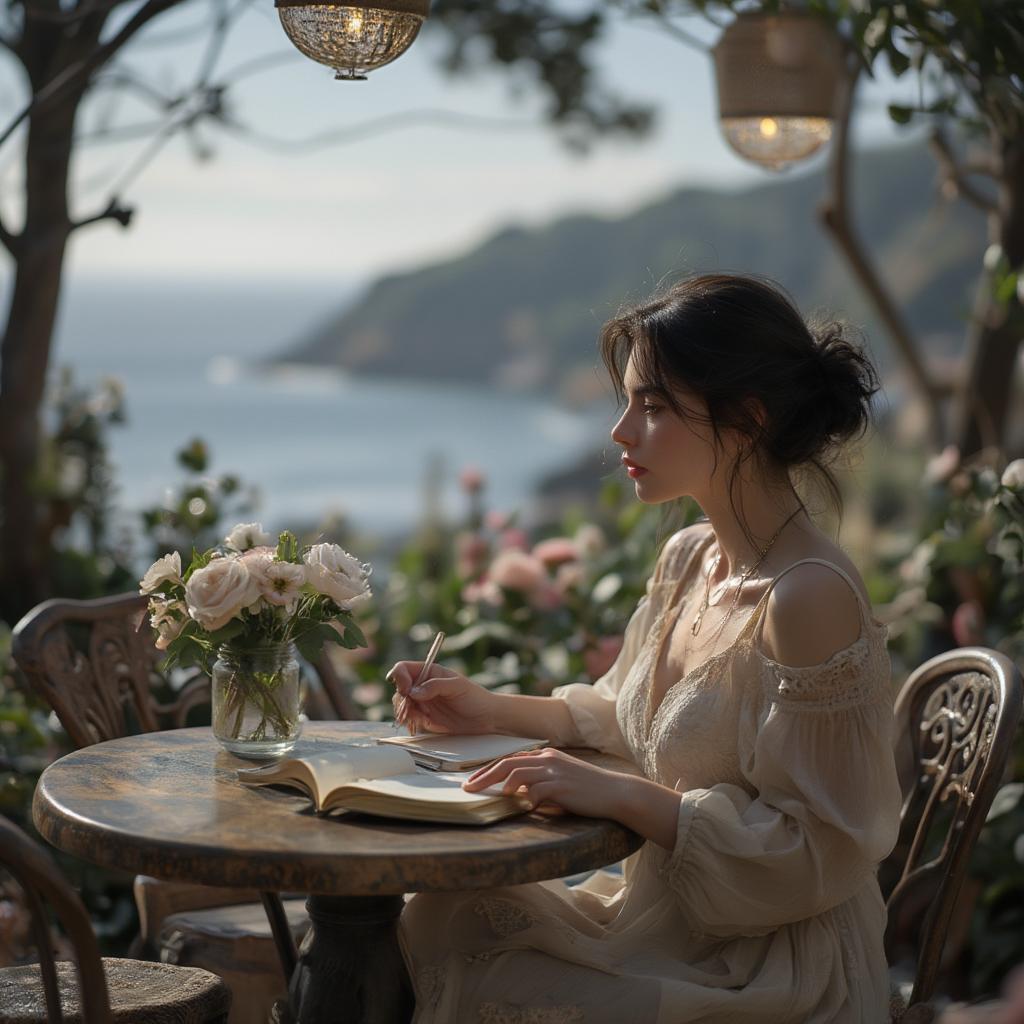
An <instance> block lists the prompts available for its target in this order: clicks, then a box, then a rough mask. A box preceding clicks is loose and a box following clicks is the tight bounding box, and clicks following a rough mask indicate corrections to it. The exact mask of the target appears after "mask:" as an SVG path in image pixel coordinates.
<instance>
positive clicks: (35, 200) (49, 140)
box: [0, 95, 80, 623]
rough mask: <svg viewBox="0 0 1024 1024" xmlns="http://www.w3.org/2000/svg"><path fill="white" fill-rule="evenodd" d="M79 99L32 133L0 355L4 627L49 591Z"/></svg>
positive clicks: (40, 119) (56, 108) (36, 119)
mask: <svg viewBox="0 0 1024 1024" xmlns="http://www.w3.org/2000/svg"><path fill="white" fill-rule="evenodd" d="M79 99H80V95H76V96H73V97H70V98H68V99H67V100H66V101H64V102H62V103H60V104H55V105H53V106H50V107H48V108H46V109H45V110H41V111H37V113H36V114H34V115H33V117H32V119H31V121H30V122H29V127H28V141H27V150H26V158H25V170H26V181H25V190H26V191H25V197H26V204H25V225H24V230H23V231H22V233H21V236H20V239H19V241H18V251H17V256H16V271H15V279H14V290H13V293H12V295H11V303H10V309H9V312H8V317H7V326H6V329H5V331H4V336H3V342H2V347H0V473H2V476H0V617H3V618H5V619H7V621H8V622H12V623H13V622H14V621H16V619H17V618H18V617H19V616H20V615H21V614H22V613H24V612H25V611H26V610H28V608H30V607H31V606H32V605H33V604H35V603H36V602H38V601H40V600H42V599H43V598H44V597H46V596H48V592H49V586H50V579H49V558H48V555H49V552H48V550H47V545H48V538H47V537H46V536H45V535H41V524H40V516H39V493H38V480H37V472H38V465H39V452H40V419H39V417H40V406H41V404H42V399H43V393H44V388H45V385H46V369H47V366H48V364H49V360H50V346H51V342H52V339H53V328H54V324H55V321H56V318H57V305H58V299H59V297H60V285H61V274H62V271H63V265H64V252H65V248H66V245H67V239H68V235H69V233H70V229H71V225H70V220H69V215H68V197H67V183H68V170H69V165H70V161H71V150H72V136H73V129H74V122H75V113H76V111H77V108H78V102H79Z"/></svg>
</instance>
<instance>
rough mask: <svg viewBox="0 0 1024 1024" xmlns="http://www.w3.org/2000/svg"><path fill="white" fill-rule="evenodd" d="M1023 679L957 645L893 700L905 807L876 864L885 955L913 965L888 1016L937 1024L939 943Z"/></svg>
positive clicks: (990, 794)
mask: <svg viewBox="0 0 1024 1024" xmlns="http://www.w3.org/2000/svg"><path fill="white" fill-rule="evenodd" d="M1021 691H1022V685H1021V674H1020V672H1019V671H1018V670H1017V668H1016V666H1015V665H1014V664H1013V662H1012V661H1010V659H1009V658H1007V657H1006V656H1005V655H1003V654H999V653H998V652H996V651H992V650H988V649H987V648H984V647H963V648H960V649H958V650H954V651H948V652H947V653H945V654H940V655H938V656H937V657H935V658H932V659H931V660H929V661H927V662H925V663H924V664H923V665H921V666H920V667H919V668H918V669H917V670H916V671H914V672H913V673H912V674H911V675H910V677H909V678H908V679H907V681H906V683H905V684H904V685H903V688H902V689H901V691H900V693H899V696H898V697H897V699H896V706H895V721H896V733H895V735H896V737H897V740H898V744H899V745H900V746H898V747H897V750H898V753H901V754H902V755H903V759H902V764H901V769H902V771H901V778H903V780H904V787H903V788H904V803H903V810H902V814H901V827H900V836H899V840H898V842H897V845H896V848H895V850H894V851H893V853H892V855H891V856H890V857H889V859H888V860H887V861H886V863H885V864H884V865H883V866H882V870H881V871H880V881H881V883H882V886H883V891H886V890H888V898H887V900H886V907H887V910H888V918H889V920H888V927H887V929H886V934H885V949H886V955H887V957H888V962H889V963H890V964H891V965H899V964H901V963H903V964H906V963H909V964H911V965H912V970H913V982H912V987H911V991H910V994H909V998H907V999H906V1005H905V1007H904V1006H899V1005H898V1006H894V1008H893V1019H894V1020H902V1021H903V1022H904V1024H910V1022H911V1021H913V1022H915V1024H925V1022H927V1021H930V1020H932V1019H933V1013H934V1011H933V1010H932V1008H931V1006H930V1005H929V1002H930V1000H931V999H932V997H933V996H934V994H935V987H936V980H937V976H938V972H939V968H940V963H941V958H942V953H943V946H944V944H945V942H946V939H947V934H948V931H949V928H950V922H951V920H952V919H953V915H954V910H955V908H956V905H957V897H958V896H959V894H960V892H961V888H962V886H963V882H964V879H965V877H966V874H967V865H968V861H969V860H970V857H971V852H972V851H973V849H974V845H975V842H976V841H977V838H978V833H979V832H980V831H981V826H982V824H983V823H984V821H985V816H986V814H987V813H988V810H989V807H990V806H991V804H992V800H993V798H994V796H995V794H996V791H997V789H998V788H999V786H1000V784H1001V781H1002V776H1003V773H1004V770H1005V767H1006V764H1007V760H1008V757H1009V754H1010V751H1011V748H1012V745H1013V740H1014V734H1015V732H1016V729H1017V725H1018V723H1019V721H1020V717H1021Z"/></svg>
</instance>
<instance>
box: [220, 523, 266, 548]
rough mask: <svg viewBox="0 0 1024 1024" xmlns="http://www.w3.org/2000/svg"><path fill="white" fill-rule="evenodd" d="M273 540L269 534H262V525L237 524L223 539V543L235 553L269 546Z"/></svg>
mask: <svg viewBox="0 0 1024 1024" xmlns="http://www.w3.org/2000/svg"><path fill="white" fill-rule="evenodd" d="M273 539H274V538H273V537H271V536H270V534H269V533H264V531H263V524H262V523H239V524H238V525H237V526H236V527H235V528H234V529H233V530H232V531H231V532H230V533H229V534H228V535H227V536H226V537H225V538H224V543H225V544H227V546H228V547H229V548H234V549H235V551H248V550H249V548H255V547H259V546H260V545H262V544H269V543H270V542H271V541H272V540H273Z"/></svg>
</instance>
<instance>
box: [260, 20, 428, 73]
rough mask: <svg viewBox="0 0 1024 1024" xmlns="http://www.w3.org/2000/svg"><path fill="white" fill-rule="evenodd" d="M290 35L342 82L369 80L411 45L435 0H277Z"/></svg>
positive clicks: (296, 43)
mask: <svg viewBox="0 0 1024 1024" xmlns="http://www.w3.org/2000/svg"><path fill="white" fill-rule="evenodd" d="M274 6H275V7H276V8H277V9H278V13H279V14H280V16H281V24H282V25H283V26H284V30H285V32H286V33H287V34H288V38H289V39H290V40H291V41H292V42H293V43H294V44H295V46H296V47H297V48H298V49H299V50H301V51H302V52H303V53H304V54H305V55H306V56H307V57H309V58H310V59H312V60H315V61H317V62H318V63H320V64H326V65H327V66H328V67H331V68H334V70H335V75H334V77H335V78H336V79H338V80H339V81H350V82H360V81H365V79H366V73H367V72H368V71H373V70H374V69H375V68H379V67H383V66H384V65H385V64H390V63H391V61H393V60H394V59H395V58H396V57H400V56H401V55H402V54H403V53H405V51H406V50H408V49H409V47H410V46H411V45H412V42H413V40H414V39H415V38H416V36H417V35H418V34H419V31H420V26H421V25H422V24H423V22H424V20H425V19H426V17H427V11H428V10H429V7H430V0H344V2H342V3H338V2H335V0H274Z"/></svg>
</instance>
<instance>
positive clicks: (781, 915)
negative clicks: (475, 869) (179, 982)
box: [390, 274, 900, 1024]
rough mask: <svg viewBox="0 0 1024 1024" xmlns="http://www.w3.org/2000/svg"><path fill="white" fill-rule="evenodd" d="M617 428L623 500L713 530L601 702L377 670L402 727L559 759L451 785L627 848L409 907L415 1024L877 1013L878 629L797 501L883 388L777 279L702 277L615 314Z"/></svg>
mask: <svg viewBox="0 0 1024 1024" xmlns="http://www.w3.org/2000/svg"><path fill="white" fill-rule="evenodd" d="M601 350H602V356H603V359H604V362H605V364H606V366H607V368H608V370H609V372H610V374H611V376H612V380H613V382H614V384H615V385H616V390H617V391H618V393H619V396H620V398H621V399H622V400H623V402H624V410H623V412H622V415H621V417H620V418H619V420H618V422H617V423H616V425H615V427H614V429H613V430H612V439H613V441H614V442H615V443H616V444H617V445H618V446H619V447H620V448H621V450H622V462H623V465H624V467H625V469H626V472H627V473H628V474H629V476H630V478H631V479H632V480H633V482H634V484H635V488H636V495H637V497H638V498H639V500H640V501H643V502H647V503H662V502H668V501H672V500H674V499H678V498H681V497H684V496H689V497H691V498H693V499H694V500H695V501H696V502H697V503H698V504H699V506H700V507H701V509H702V510H703V512H704V513H705V516H706V519H705V520H703V521H701V522H698V523H695V524H694V525H692V526H690V527H687V528H686V529H683V530H681V531H679V532H678V533H676V534H674V535H673V536H672V537H670V538H669V540H668V541H667V542H666V543H665V545H664V546H663V548H662V550H661V553H660V555H659V557H658V559H657V564H656V565H655V567H654V571H653V574H652V576H651V578H650V580H649V582H648V586H647V595H646V597H645V598H644V599H643V600H642V601H641V602H640V604H639V606H638V607H637V609H636V611H635V612H634V614H633V616H632V618H631V619H630V622H629V625H628V627H627V629H626V635H625V641H624V645H623V648H622V651H621V653H620V655H619V657H618V659H617V661H616V662H615V664H614V665H613V666H612V668H611V669H610V670H609V671H608V672H607V673H606V674H605V675H604V676H603V677H602V678H601V679H600V680H598V682H597V683H596V684H594V685H593V686H589V685H585V684H573V685H570V686H564V687H561V688H560V689H558V690H556V691H555V692H554V693H553V694H552V696H551V697H530V696H521V695H509V694H494V693H491V692H489V691H487V690H485V689H483V688H482V687H480V686H477V685H476V684H474V683H472V682H470V681H469V680H467V679H465V678H464V677H462V676H460V675H458V674H457V673H455V672H453V671H451V670H449V669H445V668H444V667H442V666H439V665H435V666H434V667H433V669H432V671H431V673H430V677H429V679H428V680H427V681H425V682H423V683H420V684H419V685H417V686H416V687H413V686H412V680H413V679H415V678H416V674H417V672H418V668H419V665H418V663H416V662H401V663H399V664H398V665H396V666H395V667H394V669H392V672H391V674H390V678H391V679H392V681H393V682H394V683H395V686H396V693H395V698H396V701H395V703H396V709H397V710H398V713H399V718H400V720H401V721H403V722H404V723H405V724H407V725H409V727H410V729H412V730H417V731H419V730H432V731H438V732H488V731H493V732H502V733H510V734H514V735H523V736H537V737H542V738H545V739H547V740H549V741H550V742H551V744H552V745H553V746H554V747H580V746H587V747H594V748H597V749H599V750H604V751H608V752H611V753H614V754H618V755H620V756H622V757H625V758H628V759H629V760H631V761H633V762H634V763H635V764H636V766H638V767H639V769H640V772H641V774H639V775H637V774H626V773H618V772H613V771H608V770H606V769H601V768H597V767H595V766H592V765H589V764H587V763H585V762H583V761H580V760H579V759H576V758H573V757H571V756H570V755H568V754H565V753H563V752H561V751H560V750H557V749H547V750H544V751H539V752H532V753H527V754H523V755H519V756H516V757H510V758H506V759H504V760H503V761H500V762H498V763H497V764H495V765H493V766H491V767H489V768H486V769H482V770H481V771H479V772H478V773H476V775H475V776H474V777H473V778H472V779H471V781H470V782H469V783H468V784H467V786H469V787H476V788H479V787H482V786H486V785H492V784H495V783H502V784H503V785H504V786H506V787H508V788H509V789H510V790H512V789H517V788H519V787H525V790H526V792H527V793H528V794H529V798H530V800H531V802H532V803H533V804H534V805H535V806H536V805H538V804H541V803H552V804H556V805H558V806H560V807H562V808H564V809H565V810H566V811H569V812H571V813H574V814H581V815H590V816H595V817H605V818H612V819H615V820H618V821H620V822H622V823H623V824H624V825H626V826H627V827H629V828H631V829H633V830H634V831H635V832H637V833H639V834H640V835H641V836H642V837H643V838H644V839H645V840H646V842H645V843H644V844H643V846H642V847H641V848H640V850H639V851H638V852H637V853H635V854H634V855H633V856H632V857H630V858H629V859H628V860H627V861H626V862H625V863H624V870H623V872H622V874H621V875H617V874H613V873H609V872H605V871H601V872H598V873H596V874H595V875H593V876H591V877H590V878H589V879H587V881H586V882H584V883H582V884H581V885H578V886H576V887H569V886H567V885H566V884H564V883H562V882H550V883H547V882H545V883H537V884H532V885H523V886H516V887H512V888H508V889H496V890H487V891H484V892H466V893H446V894H431V895H428V894H420V895H417V896H414V897H412V898H411V899H410V900H409V902H408V903H407V905H406V908H405V910H404V911H403V915H402V919H401V923H400V936H401V940H402V945H403V950H404V954H405V956H406V960H407V963H408V966H409V969H410V973H411V976H412V979H413V984H414V987H415V990H416V1000H417V1006H416V1016H415V1018H414V1019H415V1021H416V1022H417V1024H428V1022H430V1024H432V1022H437V1024H451V1022H458V1024H476V1022H481V1024H563V1022H586V1024H605V1022H607V1024H620V1022H624V1021H644V1022H647V1021H650V1022H659V1024H670V1022H671V1024H681V1022H685V1021H706V1022H712V1021H714V1022H742V1021H752V1022H753V1021H757V1022H779V1024H783V1022H785V1024H795V1022H800V1024H808V1022H822V1024H824V1022H826V1021H828V1022H851V1024H852V1022H871V1024H877V1022H879V1021H883V1020H886V1019H888V1003H889V985H888V973H887V968H886V963H885V958H884V954H883V949H882V935H883V931H884V927H885V907H884V904H883V902H882V898H881V895H880V892H879V888H878V884H877V881H876V878H875V870H876V867H877V865H878V863H879V861H881V860H882V859H883V858H884V857H885V856H886V855H887V854H888V852H889V851H890V849H891V848H892V846H893V844H894V843H895V840H896V833H897V828H898V817H899V806H900V791H899V785H898V782H897V778H896V769H895V765H894V759H893V753H892V696H891V690H890V675H889V660H888V655H887V652H886V644H885V640H886V631H885V627H884V626H882V625H881V624H880V623H878V622H877V621H876V620H875V619H874V617H873V616H872V614H871V610H870V604H869V602H868V599H867V596H866V594H865V591H864V588H863V584H862V582H861V581H860V578H859V576H858V573H857V571H856V569H855V567H854V566H853V565H852V564H851V562H850V560H849V559H848V558H847V556H846V555H845V553H844V552H843V551H842V549H841V548H840V547H838V545H837V544H836V543H835V542H834V541H833V540H831V539H830V538H829V537H828V536H827V535H826V534H825V533H824V532H822V531H821V530H820V529H818V527H817V526H816V525H815V523H814V522H813V521H812V518H811V516H810V515H809V514H808V511H807V509H806V507H805V505H804V503H803V501H802V500H801V498H800V496H799V491H798V488H797V487H795V486H794V481H795V480H796V479H797V476H798V475H799V474H805V473H808V472H811V473H816V474H818V476H819V479H820V480H822V481H823V482H824V483H825V484H826V486H827V488H828V489H829V490H830V491H831V493H832V495H833V497H834V499H835V500H836V502H837V503H838V501H839V492H838V489H837V488H836V485H835V482H834V480H833V479H832V477H831V475H830V474H829V473H828V470H827V469H826V465H827V463H828V461H829V459H830V457H831V456H832V455H833V454H835V453H836V452H838V451H840V450H842V449H843V447H844V446H845V445H846V444H847V443H848V442H849V441H851V440H853V439H854V438H856V437H858V436H859V435H861V434H862V433H863V431H864V429H865V428H866V426H867V424H868V422H869V415H870V400H871V396H872V394H873V393H874V392H875V391H876V390H877V381H876V378H875V375H874V371H873V370H872V368H871V365H870V363H869V362H868V360H867V358H866V357H865V356H864V355H863V354H862V352H861V351H860V350H859V349H858V348H857V347H856V346H855V345H853V344H851V343H850V342H849V341H848V340H847V339H846V338H845V337H844V336H843V331H842V328H841V327H840V326H838V325H837V324H834V323H829V324H825V325H824V326H822V327H817V328H813V329H812V328H810V327H809V326H808V325H807V324H806V322H805V321H804V319H803V318H802V316H801V315H800V313H799V312H798V311H797V309H796V308H795V306H794V305H793V303H792V302H791V301H790V300H789V299H788V298H787V297H786V296H785V295H784V294H783V293H782V292H781V290H780V289H778V288H777V287H775V286H773V285H772V284H770V283H768V282H766V281H763V280H761V279H758V278H753V277H745V276H738V275H726V274H715V275H703V276H698V277H692V278H688V279H686V280H684V281H683V282H681V283H679V284H678V285H676V286H674V287H673V288H671V289H670V290H669V291H667V292H666V293H665V294H663V295H661V296H659V297H657V298H655V299H652V300H650V301H649V302H647V303H645V304H642V305H640V306H637V307H636V308H633V309H630V310H628V311H626V312H624V313H622V314H620V315H619V316H616V317H615V318H614V319H612V320H611V321H609V322H608V323H607V324H606V325H605V327H604V329H603V332H602V335H601Z"/></svg>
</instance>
